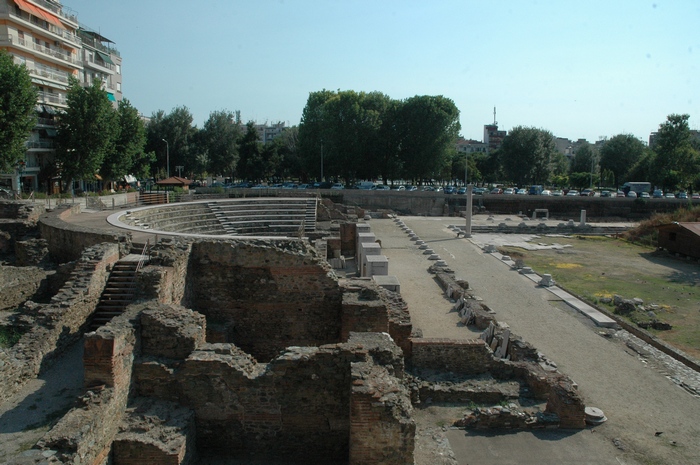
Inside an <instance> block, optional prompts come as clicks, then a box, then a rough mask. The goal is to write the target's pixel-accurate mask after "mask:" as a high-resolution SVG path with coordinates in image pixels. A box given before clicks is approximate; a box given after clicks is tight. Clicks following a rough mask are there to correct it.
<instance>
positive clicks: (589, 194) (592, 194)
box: [581, 189, 595, 197]
mask: <svg viewBox="0 0 700 465" xmlns="http://www.w3.org/2000/svg"><path fill="white" fill-rule="evenodd" d="M581 196H582V197H595V191H594V190H593V189H584V190H582V191H581Z"/></svg>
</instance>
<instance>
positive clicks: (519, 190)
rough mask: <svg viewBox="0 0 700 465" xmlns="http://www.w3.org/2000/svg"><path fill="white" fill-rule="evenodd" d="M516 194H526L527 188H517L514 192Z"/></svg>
mask: <svg viewBox="0 0 700 465" xmlns="http://www.w3.org/2000/svg"><path fill="white" fill-rule="evenodd" d="M515 194H516V195H527V189H518V190H517V191H516V192H515Z"/></svg>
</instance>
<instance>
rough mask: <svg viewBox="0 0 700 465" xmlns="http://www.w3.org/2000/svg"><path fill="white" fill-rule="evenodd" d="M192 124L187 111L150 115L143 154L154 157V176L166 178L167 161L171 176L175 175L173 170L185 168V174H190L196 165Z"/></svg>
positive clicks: (177, 110)
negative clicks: (160, 174)
mask: <svg viewBox="0 0 700 465" xmlns="http://www.w3.org/2000/svg"><path fill="white" fill-rule="evenodd" d="M193 120H194V118H193V117H192V114H191V113H190V110H189V109H188V108H187V107H176V108H174V109H173V110H172V111H171V112H170V113H168V114H167V115H166V114H165V112H164V111H163V110H158V111H157V112H155V113H153V115H152V116H151V121H150V122H149V124H148V126H147V128H146V150H147V151H149V152H155V153H156V154H157V160H156V163H155V166H153V167H152V170H153V172H161V173H162V175H165V173H166V172H167V170H168V158H169V159H170V160H169V161H170V166H169V168H170V175H171V176H172V175H173V174H175V175H176V174H177V171H175V166H184V172H185V173H188V172H192V169H193V167H194V166H196V164H197V161H196V156H197V150H196V149H197V147H196V146H195V139H196V134H197V131H198V130H197V127H196V126H193V125H192V121H193ZM165 141H167V143H166V142H165ZM168 155H169V157H168Z"/></svg>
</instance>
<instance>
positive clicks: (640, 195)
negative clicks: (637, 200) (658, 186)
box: [639, 192, 651, 199]
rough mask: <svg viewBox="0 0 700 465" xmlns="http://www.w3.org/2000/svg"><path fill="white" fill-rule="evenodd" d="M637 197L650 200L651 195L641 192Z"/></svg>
mask: <svg viewBox="0 0 700 465" xmlns="http://www.w3.org/2000/svg"><path fill="white" fill-rule="evenodd" d="M639 197H641V198H643V199H650V198H651V195H649V193H648V192H642V193H641V194H639Z"/></svg>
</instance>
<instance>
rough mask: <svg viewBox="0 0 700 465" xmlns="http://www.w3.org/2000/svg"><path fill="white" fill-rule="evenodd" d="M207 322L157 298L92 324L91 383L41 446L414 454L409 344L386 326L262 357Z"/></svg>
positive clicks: (89, 450) (326, 458) (169, 457)
mask: <svg viewBox="0 0 700 465" xmlns="http://www.w3.org/2000/svg"><path fill="white" fill-rule="evenodd" d="M205 326H206V322H205V320H204V317H203V315H201V314H198V313H197V312H194V311H192V310H188V309H185V308H183V307H179V306H173V305H163V304H159V303H157V302H155V301H150V302H147V303H141V304H138V305H133V306H131V307H130V308H129V310H128V312H127V313H125V314H124V315H122V316H120V317H117V318H115V319H114V320H113V321H112V323H110V324H108V325H107V326H105V327H103V328H101V329H99V330H98V331H96V332H93V333H89V334H88V335H87V337H86V341H85V356H84V357H85V366H86V368H85V383H86V387H87V388H88V389H89V391H88V394H87V395H86V396H85V398H84V400H83V405H81V406H80V407H78V408H75V409H73V410H72V411H71V412H69V413H68V414H67V415H66V416H65V417H64V418H63V419H62V420H61V421H59V423H58V424H57V425H56V427H54V428H53V429H52V430H51V431H50V432H49V434H47V436H46V437H45V438H44V439H43V440H42V441H41V443H40V444H39V445H38V447H39V449H37V450H43V451H44V452H47V451H51V452H49V453H51V454H53V456H54V457H55V458H57V459H59V460H60V462H58V463H100V461H101V460H102V458H103V457H107V456H110V453H111V456H112V457H113V463H114V464H115V465H120V464H124V463H126V464H132V463H144V462H143V459H144V457H148V459H149V461H148V463H155V464H159V463H190V462H189V461H190V460H191V459H192V458H193V457H194V456H195V455H197V453H198V454H199V455H216V456H220V457H231V458H236V457H238V458H245V459H247V460H255V459H266V458H272V457H277V458H279V457H285V460H286V461H288V462H290V463H294V462H297V463H319V464H323V463H339V462H340V463H350V464H365V463H385V464H397V465H398V464H410V463H412V462H413V435H414V433H415V424H414V422H413V420H412V418H411V404H410V399H409V396H408V391H407V389H406V387H405V386H404V385H403V384H402V382H401V379H402V378H403V375H404V372H403V369H404V368H403V355H402V352H401V349H399V348H398V347H397V346H396V345H395V344H394V343H393V341H392V340H391V338H390V337H389V336H388V335H386V334H380V333H351V334H350V337H349V339H348V341H347V342H345V343H337V344H327V345H322V346H319V347H290V348H287V349H286V350H285V351H283V352H282V353H280V354H279V355H278V356H277V357H275V358H274V359H273V360H271V361H270V362H269V363H258V362H257V361H256V360H255V359H254V358H252V357H251V356H250V355H249V354H247V353H245V352H243V351H242V350H241V349H240V348H238V347H236V346H235V345H233V344H226V343H224V344H220V343H217V344H210V343H206V342H205V341H204V335H205V333H206V327H205ZM130 390H131V393H132V394H133V395H132V397H129V392H130ZM146 417H148V418H146ZM78 425H83V426H81V427H79V426H78ZM139 457H140V458H141V462H139V461H138V460H139ZM348 458H349V461H348ZM18 463H19V462H18Z"/></svg>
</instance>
